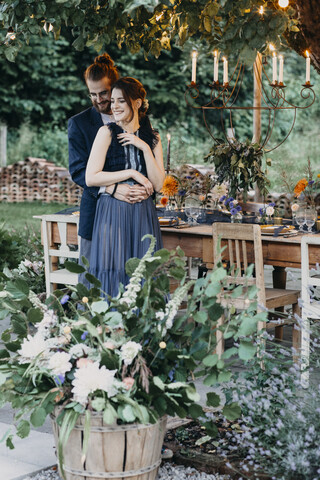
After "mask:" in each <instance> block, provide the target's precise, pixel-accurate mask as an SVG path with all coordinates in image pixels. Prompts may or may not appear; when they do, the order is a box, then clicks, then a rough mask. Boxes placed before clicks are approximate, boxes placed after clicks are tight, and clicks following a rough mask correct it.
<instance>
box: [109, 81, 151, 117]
mask: <svg viewBox="0 0 320 480" xmlns="http://www.w3.org/2000/svg"><path fill="white" fill-rule="evenodd" d="M114 88H118V89H119V90H121V92H122V94H123V98H124V99H125V101H126V102H127V104H128V105H129V108H130V110H131V119H130V120H132V118H133V114H134V112H133V107H132V100H138V99H140V100H141V107H140V108H139V111H138V114H139V120H141V119H142V118H143V117H145V115H146V113H147V110H148V107H149V104H148V100H147V99H146V95H147V92H146V90H145V88H144V86H143V85H142V83H141V82H139V80H137V79H136V78H132V77H121V78H119V80H117V81H116V82H115V83H114V84H113V85H112V90H113V89H114Z"/></svg>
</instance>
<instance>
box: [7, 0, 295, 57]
mask: <svg viewBox="0 0 320 480" xmlns="http://www.w3.org/2000/svg"><path fill="white" fill-rule="evenodd" d="M261 5H262V6H263V7H264V13H263V15H261V14H260V13H259V7H260V6H261ZM297 24H298V20H297V11H296V9H295V8H294V7H289V8H287V9H281V8H280V7H279V5H278V1H277V0H259V1H258V0H237V1H236V2H234V1H233V0H225V1H223V2H221V1H219V2H218V1H214V0H197V1H194V0H162V2H161V3H160V2H158V1H157V0H143V1H142V0H110V1H108V2H106V1H105V0H56V1H52V0H7V1H5V2H1V5H0V54H1V53H2V54H4V55H5V56H6V58H7V59H8V60H10V61H14V59H15V57H16V55H17V53H18V51H19V50H20V48H21V46H22V45H23V44H24V43H28V41H29V39H30V37H32V36H37V35H40V36H42V35H45V34H46V33H47V34H50V35H51V34H52V33H53V34H54V36H55V38H58V37H59V35H60V30H61V27H62V26H64V25H68V26H70V27H72V29H73V35H74V42H73V46H74V48H76V49H77V50H83V48H84V47H85V46H91V45H94V47H95V48H96V50H97V51H100V50H101V49H103V48H105V47H106V46H107V45H109V44H110V43H111V42H113V41H116V42H117V43H118V46H119V48H121V45H124V44H125V45H127V47H128V48H129V49H130V51H131V53H136V52H138V51H139V50H140V49H141V48H142V49H143V51H144V52H145V55H148V54H150V55H154V56H156V57H158V56H159V55H160V52H161V50H170V49H171V45H172V44H173V43H174V42H175V43H176V44H178V45H180V46H182V45H184V44H185V42H186V40H187V39H188V38H191V37H192V38H194V39H195V41H196V40H199V39H203V40H206V41H207V44H208V48H209V49H212V48H220V49H222V50H223V51H224V53H225V54H226V55H229V54H230V53H234V54H240V56H241V57H242V58H243V59H246V60H247V61H248V62H249V61H250V62H251V61H252V60H254V58H255V55H256V50H259V51H262V50H263V49H265V48H266V45H267V43H268V42H272V43H274V44H278V45H280V35H285V34H287V35H289V34H290V32H299V28H298V27H297Z"/></svg>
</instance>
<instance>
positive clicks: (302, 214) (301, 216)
mask: <svg viewBox="0 0 320 480" xmlns="http://www.w3.org/2000/svg"><path fill="white" fill-rule="evenodd" d="M296 222H297V224H298V225H299V232H303V225H304V224H305V222H306V211H305V209H304V208H299V210H298V211H297V212H296Z"/></svg>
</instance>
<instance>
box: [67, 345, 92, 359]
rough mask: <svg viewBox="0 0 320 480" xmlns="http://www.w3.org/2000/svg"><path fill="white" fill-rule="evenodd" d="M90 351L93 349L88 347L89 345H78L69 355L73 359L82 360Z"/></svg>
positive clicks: (72, 348)
mask: <svg viewBox="0 0 320 480" xmlns="http://www.w3.org/2000/svg"><path fill="white" fill-rule="evenodd" d="M90 351H91V348H90V347H88V345H85V344H84V343H77V344H76V345H73V346H72V347H71V348H70V350H69V353H70V355H71V357H74V358H81V357H84V356H86V355H88V354H89V353H90Z"/></svg>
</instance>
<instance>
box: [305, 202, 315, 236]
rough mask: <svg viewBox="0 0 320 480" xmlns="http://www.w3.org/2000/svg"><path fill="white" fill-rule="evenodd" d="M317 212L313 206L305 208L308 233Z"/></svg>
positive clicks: (310, 231) (310, 230)
mask: <svg viewBox="0 0 320 480" xmlns="http://www.w3.org/2000/svg"><path fill="white" fill-rule="evenodd" d="M316 218H317V212H316V210H315V209H314V208H307V209H306V212H305V224H306V225H307V227H308V233H312V227H313V225H314V224H315V222H316Z"/></svg>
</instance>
